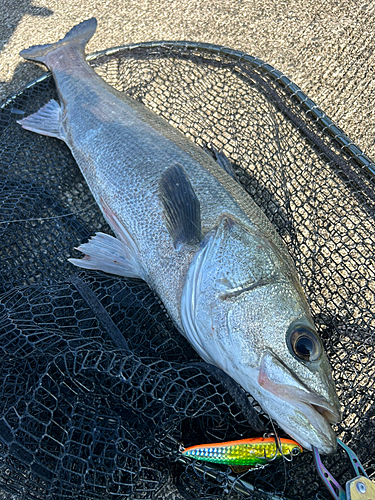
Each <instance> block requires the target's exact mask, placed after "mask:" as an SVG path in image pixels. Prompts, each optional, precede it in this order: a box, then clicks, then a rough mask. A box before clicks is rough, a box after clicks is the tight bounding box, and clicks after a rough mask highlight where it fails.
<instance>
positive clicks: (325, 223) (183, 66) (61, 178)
mask: <svg viewBox="0 0 375 500" xmlns="http://www.w3.org/2000/svg"><path fill="white" fill-rule="evenodd" d="M254 61H255V63H256V64H255V63H254V64H252V63H251V61H249V60H246V58H241V57H240V58H238V57H237V58H236V57H234V56H231V55H230V54H229V55H228V54H227V55H226V54H224V53H223V52H220V51H217V50H214V49H212V50H208V49H207V50H202V48H199V47H198V46H197V47H196V48H194V47H191V48H185V49H184V48H183V47H182V46H181V45H180V46H179V47H178V46H177V45H175V46H173V44H170V46H166V45H165V46H156V45H155V46H151V45H150V44H145V45H144V46H138V47H132V48H131V49H129V48H128V49H123V50H117V51H114V52H113V53H112V54H111V55H109V53H105V54H101V55H100V56H97V57H96V58H94V59H93V60H92V64H93V65H94V66H95V67H96V71H97V72H98V73H99V74H100V75H101V76H103V77H104V78H105V80H107V81H108V82H109V83H110V84H111V85H113V86H114V87H116V88H117V89H119V90H121V91H124V92H126V93H127V94H129V95H131V96H132V97H134V98H135V99H138V100H140V101H142V102H143V103H144V104H145V105H146V106H148V107H149V108H150V109H152V110H153V111H154V112H155V113H158V114H161V115H162V116H164V117H165V118H166V119H167V120H168V121H169V122H170V123H171V124H173V125H174V126H175V127H176V128H178V129H179V130H181V131H182V132H183V133H184V134H186V135H187V136H189V137H190V138H191V139H192V140H193V141H196V142H197V143H198V144H199V145H201V146H202V147H210V146H213V147H215V148H216V149H218V150H220V149H222V150H223V152H224V153H225V154H226V156H227V157H228V158H229V159H230V160H231V161H232V162H233V163H234V166H235V170H236V173H237V176H238V178H239V180H240V182H241V183H242V184H243V186H244V188H245V189H246V190H247V191H248V192H249V193H250V195H251V196H252V197H253V198H254V199H255V201H256V202H257V203H258V204H259V205H260V206H261V207H262V209H263V210H264V211H265V213H266V214H267V216H268V217H269V218H270V220H271V221H272V222H273V224H274V225H275V226H276V228H277V229H278V231H279V233H280V235H281V236H282V238H283V239H284V241H285V242H286V244H287V246H288V248H289V251H290V253H291V255H292V257H293V259H294V261H295V264H296V267H297V270H298V272H299V275H300V278H301V282H302V285H303V287H304V289H305V291H306V294H307V297H308V300H309V302H310V305H311V309H312V312H313V315H314V319H315V322H316V325H317V328H318V330H319V332H320V334H321V336H322V339H323V341H324V344H325V346H326V350H327V353H328V357H329V359H330V360H331V363H332V365H333V370H334V378H335V381H336V385H337V390H338V393H339V397H340V400H341V404H342V407H343V420H342V422H341V423H340V424H339V425H338V426H337V433H338V435H339V436H340V437H341V439H342V440H344V441H345V442H346V443H347V444H349V445H350V446H351V447H352V448H353V450H354V451H355V452H356V453H357V454H358V456H359V458H360V460H361V461H362V463H363V465H364V467H365V468H367V470H368V472H369V474H370V476H371V475H374V474H375V460H374V452H373V450H374V447H375V417H374V413H375V412H374V409H375V407H374V392H375V387H374V382H373V381H374V375H375V361H374V343H375V342H374V341H375V339H374V327H375V303H374V302H375V301H374V294H375V265H374V246H375V226H374V207H375V203H374V199H375V195H374V191H373V188H374V180H373V178H372V177H371V176H370V175H369V174H368V169H365V168H363V166H361V165H360V164H359V162H358V161H359V160H360V159H361V158H362V159H363V156H361V152H360V151H359V150H357V151H358V155H357V157H355V156H354V157H353V154H355V151H356V149H355V147H354V146H353V145H352V149H351V150H352V157H350V156H349V155H348V154H347V153H346V152H345V151H348V148H346V149H345V150H344V149H341V148H340V146H339V145H338V143H337V141H336V142H335V141H334V140H333V139H332V134H330V133H329V132H330V131H331V132H332V127H330V125H329V124H328V125H327V126H326V128H324V127H322V125H321V124H322V123H323V124H324V123H325V122H324V120H323V122H322V120H320V121H319V120H317V118H316V116H317V110H316V109H315V112H313V111H314V108H312V107H311V105H310V107H309V101H308V100H306V99H305V100H304V99H302V103H301V99H300V98H299V97H300V95H299V94H298V91H297V92H296V93H295V94H293V93H291V92H290V86H289V88H288V87H287V88H285V81H283V79H280V78H279V79H275V78H274V75H273V76H272V71H271V72H269V71H266V69H267V66H264V67H262V66H261V65H260V63H259V62H257V61H256V60H254ZM51 98H56V93H55V87H54V84H53V81H52V79H51V78H50V77H49V76H47V77H45V78H43V79H41V80H40V81H39V82H36V83H34V84H32V85H31V86H29V87H28V88H26V89H25V90H24V91H23V92H21V93H20V94H18V95H17V96H15V97H13V98H11V99H9V100H8V101H6V102H5V103H4V104H3V106H2V108H1V114H0V127H1V130H0V134H1V135H0V140H1V150H0V151H1V157H0V214H1V215H0V232H1V238H2V240H1V242H2V244H1V246H0V273H1V274H0V292H1V295H0V335H1V342H0V360H1V362H0V373H1V377H0V381H1V382H0V409H1V410H0V457H1V458H0V498H4V499H8V498H9V499H10V498H12V499H21V498H22V499H28V500H29V499H30V500H31V499H33V500H47V499H48V500H52V499H54V500H55V499H56V500H57V499H70V498H71V499H73V498H74V499H85V500H89V499H99V498H100V499H103V498H111V499H120V498H121V499H122V498H134V499H138V498H140V499H147V498H151V497H153V498H154V497H155V496H156V497H157V496H160V495H162V494H163V493H162V492H163V487H164V485H165V483H167V482H169V483H171V481H172V482H173V483H174V484H175V485H176V487H177V488H178V491H179V492H180V494H182V495H183V496H185V497H186V498H206V499H214V498H219V497H220V498H235V497H237V496H238V495H239V496H244V497H251V498H267V495H268V493H269V494H270V495H279V497H280V498H291V499H292V498H302V497H303V498H304V499H306V500H307V499H313V498H314V499H315V498H321V499H323V498H326V499H328V498H329V494H328V492H327V491H326V490H325V489H324V486H323V485H322V484H321V482H320V480H319V478H318V476H317V475H316V474H315V472H314V467H313V463H312V455H311V453H304V454H302V455H301V456H299V457H296V458H295V459H294V460H293V461H292V462H287V461H281V462H278V463H271V464H270V465H269V466H268V467H266V468H264V469H262V470H257V471H252V472H249V473H247V474H246V475H235V474H233V473H232V472H231V470H230V469H226V468H225V467H221V468H220V467H216V466H215V467H214V466H213V465H209V464H202V463H197V462H194V461H188V460H187V459H183V460H182V459H181V455H180V453H179V444H178V443H180V442H183V443H184V444H185V445H186V446H189V445H193V444H198V443H207V442H213V441H219V440H220V441H221V440H231V439H240V438H242V437H251V436H255V435H257V432H255V431H254V430H252V429H251V426H250V425H249V422H248V418H247V416H246V414H245V413H246V412H244V411H243V406H241V403H240V401H239V400H236V397H235V398H234V399H233V397H232V396H230V395H229V394H228V392H227V390H226V388H225V387H224V385H225V384H224V385H223V384H222V382H220V381H219V380H218V379H217V378H215V377H214V376H213V375H212V374H211V373H210V371H207V370H206V369H205V367H204V366H203V365H201V364H199V362H200V360H199V358H198V356H197V355H196V354H195V352H194V351H193V349H192V348H191V347H190V346H189V345H188V343H187V342H186V341H185V339H184V338H183V337H182V336H181V335H180V334H179V333H178V332H177V331H176V330H175V329H174V327H173V324H172V322H171V321H170V319H169V318H168V316H167V314H166V312H165V310H164V309H163V306H162V304H161V303H160V300H158V298H157V297H156V296H155V295H154V294H153V292H152V291H150V289H149V288H148V287H147V285H145V284H144V283H143V282H140V281H137V280H127V279H122V278H117V277H110V276H106V275H104V274H103V273H100V272H89V271H87V272H80V273H78V274H77V270H76V268H73V266H72V265H71V264H69V262H67V259H68V257H71V256H75V257H79V255H78V252H76V251H75V250H74V247H75V246H77V245H78V244H79V243H81V242H82V241H84V240H87V238H88V237H89V236H90V235H93V234H94V233H95V232H97V231H103V232H110V229H109V227H108V226H107V225H106V223H105V221H104V219H103V218H102V216H101V213H100V211H99V209H98V207H97V206H96V204H95V203H94V201H93V198H92V196H91V194H90V192H89V190H88V188H87V186H86V185H85V182H84V180H83V178H82V176H81V174H80V171H79V169H78V167H77V165H76V164H75V162H74V160H73V158H72V156H71V154H70V152H69V150H68V148H67V147H66V146H65V144H63V143H62V142H61V141H58V140H57V139H51V138H47V137H43V136H40V135H37V134H33V133H31V132H26V131H24V130H22V129H21V127H20V126H19V125H17V124H16V120H17V119H20V118H22V117H24V116H27V115H29V114H30V113H33V112H35V111H37V110H38V109H39V108H40V107H41V106H42V105H44V104H45V103H46V102H47V101H48V100H50V99H51ZM318 111H319V110H318ZM323 118H324V117H323ZM335 130H336V129H335ZM343 137H344V136H343V135H342V134H341V135H340V134H339V137H338V138H339V139H341V143H342V138H343ZM344 139H345V137H344ZM349 145H350V144H349ZM353 148H354V149H353ZM349 149H350V148H349ZM353 151H354V153H353ZM362 163H363V162H362ZM116 339H117V341H116ZM119 339H122V341H123V344H122V346H121V341H119ZM124 340H125V342H124ZM261 419H262V422H263V423H264V425H265V427H266V429H267V431H272V429H273V428H272V425H271V423H270V422H269V420H268V419H267V418H266V416H264V415H261ZM279 433H280V435H281V436H282V435H283V433H282V431H281V430H279ZM325 464H326V466H327V468H328V469H329V470H330V471H331V472H332V473H333V474H334V476H335V477H336V478H337V479H338V481H339V482H341V483H344V482H345V481H346V480H347V479H349V478H350V477H351V471H350V468H349V465H348V462H347V461H346V460H344V459H343V456H342V455H341V454H340V453H339V452H338V453H337V454H336V455H334V456H332V457H327V458H326V459H325ZM272 498H275V497H272Z"/></svg>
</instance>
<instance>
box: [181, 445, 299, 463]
mask: <svg viewBox="0 0 375 500" xmlns="http://www.w3.org/2000/svg"><path fill="white" fill-rule="evenodd" d="M299 453H302V447H301V446H300V445H299V444H298V443H296V442H295V441H293V440H292V439H284V438H281V439H280V438H275V437H261V438H258V437H257V438H249V439H241V440H239V441H227V442H225V443H212V444H199V445H196V446H190V447H189V448H184V449H183V450H182V454H183V455H184V456H186V457H191V458H194V459H195V460H203V461H205V462H213V463H217V464H224V465H230V466H231V467H238V466H247V467H248V468H251V467H259V466H261V465H266V464H268V463H269V462H271V461H272V460H275V459H277V458H280V457H282V456H290V455H291V456H294V455H298V454H299Z"/></svg>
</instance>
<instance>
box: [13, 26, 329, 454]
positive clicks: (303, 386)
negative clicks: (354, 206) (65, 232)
mask: <svg viewBox="0 0 375 500" xmlns="http://www.w3.org/2000/svg"><path fill="white" fill-rule="evenodd" d="M95 28H96V21H95V19H90V20H88V21H85V22H83V23H81V24H80V25H78V26H76V27H74V28H73V29H72V30H71V31H70V32H69V33H68V34H67V35H66V36H65V38H64V39H63V40H61V41H59V42H57V43H55V44H51V45H46V46H36V47H31V48H30V49H27V50H24V51H22V52H21V55H22V56H23V57H25V58H28V59H32V60H37V61H42V62H43V63H44V64H46V65H47V66H48V67H49V68H50V69H51V71H52V74H53V76H54V79H55V82H56V86H57V90H58V94H59V99H60V105H59V104H58V103H56V102H55V101H51V102H50V103H48V104H47V105H46V106H45V107H44V108H42V109H41V110H40V111H39V112H38V113H36V114H35V115H32V116H30V117H28V118H25V119H24V120H22V121H21V122H20V123H21V125H22V126H23V127H24V128H26V129H28V130H32V131H34V132H38V133H42V134H45V135H49V136H52V137H57V138H59V139H62V140H64V141H65V142H66V144H67V145H68V146H69V148H70V149H71V151H72V154H73V156H74V158H75V159H76V161H77V163H78V165H79V167H80V169H81V171H82V174H83V176H84V177H85V180H86V182H87V184H88V186H89V188H90V190H91V192H92V194H93V196H94V198H95V200H96V202H97V203H98V205H99V206H100V207H101V209H102V211H103V214H104V216H105V218H106V219H107V221H108V222H109V224H110V225H111V227H112V229H113V230H114V232H115V234H116V236H117V239H115V238H113V237H111V236H109V235H103V234H101V233H99V234H98V235H97V236H96V237H94V238H93V239H92V240H91V241H90V242H89V243H85V244H83V245H81V246H80V247H79V249H80V250H81V251H82V252H83V253H85V254H86V257H85V258H84V259H82V260H78V259H71V261H72V262H73V263H74V264H76V265H79V266H81V267H86V268H92V269H101V270H104V271H106V272H111V273H114V274H119V275H123V276H138V277H140V278H142V279H144V280H145V281H146V282H147V283H148V284H149V285H150V287H151V288H153V289H154V290H155V291H156V292H157V294H158V295H159V297H160V298H161V300H162V301H163V303H164V305H165V307H166V308H167V310H168V312H169V314H170V316H171V317H172V319H173V321H174V322H175V324H176V326H177V327H178V329H179V330H180V331H181V333H182V334H183V335H185V336H186V337H187V339H188V340H189V341H190V342H191V343H192V345H193V347H194V348H195V349H196V350H197V352H198V353H199V354H200V355H201V356H202V358H203V359H204V360H206V361H208V362H210V363H213V364H215V365H217V366H219V367H220V368H222V369H223V370H224V371H226V372H227V373H228V374H229V375H230V376H232V377H233V378H234V379H235V380H236V381H237V382H239V383H240V384H241V385H242V386H243V387H244V388H245V389H246V390H247V391H249V392H250V393H251V394H252V395H253V396H254V397H255V398H256V399H257V400H258V401H259V403H260V404H261V406H262V407H263V409H264V410H265V411H267V412H268V413H269V414H270V416H271V417H273V418H275V420H276V421H277V422H278V423H279V424H280V426H281V427H283V428H284V429H285V431H286V432H288V433H289V434H290V435H291V436H292V437H293V438H294V439H296V440H297V441H298V442H299V443H301V444H302V445H303V446H305V447H306V448H308V449H311V445H314V446H316V447H317V448H318V449H319V451H320V452H321V453H331V452H332V451H334V449H335V446H336V438H335V435H334V433H333V431H332V430H331V427H330V422H334V421H337V420H338V418H339V404H338V400H337V396H336V392H335V388H334V384H333V381H332V377H331V370H330V367H329V364H328V361H327V358H326V355H325V353H324V351H323V348H322V346H321V343H320V340H319V338H318V337H317V334H316V332H315V329H314V324H313V321H312V318H311V315H310V312H309V308H308V305H307V302H306V299H305V296H304V294H303V291H302V289H301V286H300V284H299V281H298V277H297V274H296V271H295V269H294V265H293V262H292V260H291V258H290V256H289V254H288V252H287V249H286V247H285V245H284V244H283V242H282V240H281V239H280V237H279V236H278V235H277V233H276V231H275V229H274V228H273V226H272V225H271V223H270V222H269V220H268V219H267V218H266V217H265V215H264V214H263V212H262V211H261V210H260V209H259V208H258V206H257V205H256V204H255V203H254V201H253V200H252V199H251V198H250V197H249V196H248V194H247V193H246V192H245V191H244V190H243V189H242V188H241V186H240V185H239V184H238V183H237V182H236V181H235V180H234V179H233V178H232V177H231V176H230V175H228V173H227V172H225V170H224V169H222V168H221V167H220V166H219V165H218V164H217V163H216V162H215V161H214V160H213V159H212V158H211V157H210V156H209V155H208V154H206V153H205V152H204V151H203V150H201V149H200V148H199V147H198V146H196V145H195V144H194V143H193V142H192V141H191V140H190V139H188V138H186V137H185V136H183V135H182V134H181V133H180V132H179V131H177V130H176V129H174V128H173V127H172V126H170V125H169V124H168V123H167V122H166V121H165V120H163V119H162V118H160V117H159V116H157V115H156V114H154V113H152V112H151V111H149V110H148V109H147V108H146V107H144V106H143V105H142V104H140V103H138V102H136V101H134V100H132V99H130V98H128V97H127V96H125V95H124V94H122V93H120V92H118V91H116V90H115V89H113V88H112V87H111V86H109V85H108V84H107V83H105V82H104V81H103V80H102V79H101V78H100V77H99V76H98V75H97V74H96V73H95V72H94V70H93V69H92V68H91V67H90V66H89V65H88V64H87V62H86V60H85V56H84V46H85V44H86V42H87V41H88V39H89V38H90V37H91V36H92V34H93V33H94V31H95ZM176 166H178V167H176ZM172 174H173V175H172ZM173 176H174V177H173ZM176 176H177V178H178V176H180V177H181V182H174V181H173V180H171V179H175V178H176ZM185 184H186V185H187V187H188V188H189V189H186V190H185V191H184V193H183V194H182V195H181V196H185V198H182V202H181V203H179V202H178V201H177V202H176V198H178V196H179V195H178V196H176V197H175V196H174V194H173V191H174V189H176V190H177V191H178V189H181V186H182V185H185ZM189 190H190V191H191V193H192V194H186V193H187V192H188V191H189ZM163 193H164V194H163ZM168 193H171V194H168ZM184 200H185V201H186V200H188V201H189V200H192V201H194V200H197V203H198V205H199V209H200V212H199V226H200V227H199V231H197V238H196V240H194V239H190V240H189V239H188V238H185V239H184V234H183V230H184V224H185V223H186V227H187V226H189V224H190V226H189V227H190V230H191V231H193V232H194V224H192V221H191V220H190V219H189V217H190V215H189V214H187V213H185V211H186V206H184V203H183V201H184ZM168 206H170V207H171V211H172V215H173V214H174V215H177V219H178V220H180V219H179V216H180V215H181V220H182V223H181V220H180V222H179V223H178V222H176V221H175V218H173V217H172V218H169V215H168V213H169V212H168V210H167V208H168ZM196 216H197V212H195V214H193V217H196ZM184 221H185V222H184ZM178 224H180V225H181V224H182V227H174V226H177V225H178ZM195 225H197V224H195ZM174 229H176V231H174ZM178 230H179V231H180V233H181V234H182V236H181V238H180V239H178V238H177V236H176V234H177V233H178ZM181 230H182V232H181ZM180 233H179V234H180ZM198 236H199V237H198ZM301 339H302V340H301ZM301 356H302V358H301Z"/></svg>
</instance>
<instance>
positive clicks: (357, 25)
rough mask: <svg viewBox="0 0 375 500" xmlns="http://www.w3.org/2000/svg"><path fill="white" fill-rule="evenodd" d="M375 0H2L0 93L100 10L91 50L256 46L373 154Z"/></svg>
mask: <svg viewBox="0 0 375 500" xmlns="http://www.w3.org/2000/svg"><path fill="white" fill-rule="evenodd" d="M374 15H375V1H374V0H369V1H366V0H324V1H316V0H136V1H135V0H127V1H120V0H90V2H86V1H85V2H83V1H82V2H73V1H70V0H64V1H61V0H34V1H32V0H2V1H1V19H0V99H1V98H5V97H6V96H8V95H9V94H12V93H14V92H16V91H18V90H20V89H21V88H22V87H23V86H24V85H25V84H26V83H28V82H29V81H30V80H32V79H33V78H34V77H35V76H37V75H38V74H40V73H41V72H42V70H41V69H40V68H37V67H35V65H33V64H32V63H26V62H24V61H23V59H21V58H20V57H19V55H18V53H19V51H20V50H21V49H23V48H25V47H28V46H30V45H34V44H43V43H49V42H51V41H55V40H56V39H58V38H60V37H62V36H63V35H64V34H65V32H66V31H67V30H68V29H69V28H71V27H72V26H73V25H74V24H76V23H77V22H79V21H82V20H83V19H87V18H89V17H91V16H95V17H96V18H97V19H98V22H99V25H98V30H97V33H96V35H95V36H94V38H93V39H92V40H91V41H90V43H89V45H88V51H89V52H93V51H96V50H99V49H104V48H107V47H111V46H116V45H122V44H126V43H131V42H139V41H147V40H162V39H164V40H194V41H204V42H212V43H216V44H221V45H226V46H229V47H232V48H235V49H240V50H244V51H246V52H248V53H249V54H252V55H255V56H257V57H259V58H261V59H263V60H264V61H266V62H268V63H270V64H272V65H274V66H275V67H276V68H277V69H279V70H281V71H283V72H284V73H285V74H286V75H287V76H289V77H290V78H291V80H292V81H294V82H295V83H297V85H299V86H300V87H301V88H302V89H303V90H304V91H305V92H306V93H307V95H308V96H309V97H311V98H312V99H313V100H314V101H315V102H316V103H317V104H318V105H319V106H320V107H321V108H323V110H324V111H326V113H327V114H328V116H330V117H331V118H332V119H333V120H334V121H335V122H336V123H337V124H338V125H339V126H340V127H341V128H342V129H343V130H344V131H345V132H346V133H347V134H348V135H349V137H351V138H352V140H353V141H354V142H356V143H357V144H358V145H359V146H360V147H361V148H362V149H363V150H364V151H365V152H367V154H368V155H369V156H370V157H372V158H375V140H374V137H375V136H374V129H375V124H374V122H375V120H374V117H375V108H374V106H373V102H374V94H375V78H374V73H375V69H374V63H375V55H374V48H375V36H374V35H375V23H374Z"/></svg>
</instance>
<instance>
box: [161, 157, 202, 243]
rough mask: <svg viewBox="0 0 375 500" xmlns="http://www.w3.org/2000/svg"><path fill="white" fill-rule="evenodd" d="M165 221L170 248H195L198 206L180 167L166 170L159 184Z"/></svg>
mask: <svg viewBox="0 0 375 500" xmlns="http://www.w3.org/2000/svg"><path fill="white" fill-rule="evenodd" d="M159 194H160V200H161V203H162V206H163V211H164V218H165V222H166V226H167V229H168V232H169V234H170V236H171V238H172V241H173V245H174V247H175V248H176V249H178V248H179V247H180V246H181V245H196V244H197V243H199V241H200V239H201V213H200V203H199V200H198V198H197V195H196V194H195V192H194V189H193V186H192V185H191V183H190V180H189V178H188V176H187V175H186V172H185V170H184V169H183V167H182V166H181V165H178V164H177V165H175V166H173V167H169V168H168V169H167V170H165V172H163V174H162V176H161V179H160V182H159Z"/></svg>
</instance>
